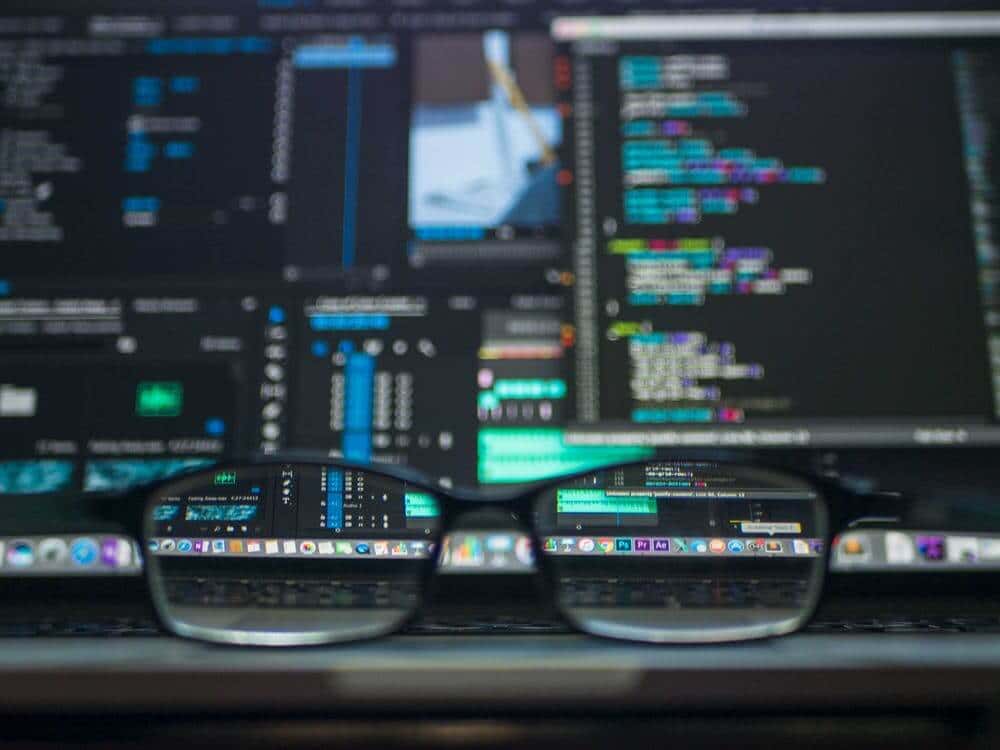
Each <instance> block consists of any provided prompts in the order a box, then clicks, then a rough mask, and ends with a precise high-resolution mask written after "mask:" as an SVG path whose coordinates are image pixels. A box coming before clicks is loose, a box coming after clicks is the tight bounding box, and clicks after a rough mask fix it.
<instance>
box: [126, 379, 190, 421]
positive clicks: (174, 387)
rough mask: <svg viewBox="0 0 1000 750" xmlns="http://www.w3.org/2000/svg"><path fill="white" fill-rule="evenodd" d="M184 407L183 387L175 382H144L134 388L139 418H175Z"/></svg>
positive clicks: (136, 411)
mask: <svg viewBox="0 0 1000 750" xmlns="http://www.w3.org/2000/svg"><path fill="white" fill-rule="evenodd" d="M183 406H184V386H183V384H181V383H179V382H177V381H157V382H152V381H146V382H142V383H139V385H137V386H136V388H135V413H136V416H139V417H176V416H178V415H179V414H180V413H181V408H182V407H183Z"/></svg>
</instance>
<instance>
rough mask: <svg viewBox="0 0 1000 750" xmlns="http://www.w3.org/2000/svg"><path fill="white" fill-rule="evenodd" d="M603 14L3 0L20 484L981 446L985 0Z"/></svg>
mask: <svg viewBox="0 0 1000 750" xmlns="http://www.w3.org/2000/svg"><path fill="white" fill-rule="evenodd" d="M585 5H586V4H578V3H561V2H558V1H557V0H553V2H551V3H548V4H545V3H537V4H532V3H521V2H510V3H500V4H489V5H488V7H487V6H486V5H484V6H482V7H480V6H474V5H473V4H469V3H465V2H455V3H452V2H441V3H430V2H428V3H412V2H399V3H375V2H371V3H369V2H365V0H359V1H358V2H351V3H346V2H345V3H341V2H312V1H310V0H257V2H253V1H252V0H239V1H237V0H213V1H212V2H199V3H186V2H172V3H167V2H161V1H160V0H143V1H142V2H135V1H134V0H133V1H130V2H119V1H117V0H106V1H104V2H95V3H88V7H87V9H86V10H84V9H82V8H81V7H80V5H79V4H78V3H75V2H67V1H66V0H32V1H31V2H21V1H20V0H9V1H8V2H7V3H5V5H4V9H3V12H2V15H0V92H2V100H0V259H2V260H0V494H3V495H7V496H29V495H38V494H44V493H81V492H96V491H107V490H115V489H121V488H124V487H128V486H132V485H135V484H138V483H141V482H144V481H149V480H152V479H156V478H159V477H163V476H168V475H171V474H174V473H176V472H178V471H180V470H184V469H188V468H192V467H197V466H207V465H210V464H212V463H215V462H218V461H221V460H223V459H234V458H236V459H238V458H244V457H246V456H249V455H253V454H258V453H259V454H264V455H272V456H280V455H286V454H289V453H292V452H303V451H306V452H314V453H315V454H316V455H322V456H329V457H333V458H336V457H339V456H342V457H345V458H348V459H351V460H353V461H361V462H365V461H382V462H390V463H395V464H406V465H410V466H413V467H415V468H417V469H421V470H423V471H425V472H427V473H429V474H432V475H435V476H440V477H444V478H445V479H446V480H448V481H450V482H452V483H454V484H477V483H478V484H482V485H489V484H503V483H515V482H523V481H526V480H530V479H536V478H540V477H543V476H551V475H554V474H558V473H564V472H568V471H572V470H580V469H584V468H586V467H590V466H594V465H597V464H600V463H607V462H610V461H626V460H634V459H640V458H645V457H649V456H651V455H653V454H654V451H655V450H657V449H658V448H661V447H674V446H753V447H763V448H767V449H770V448H792V447H816V448H823V449H826V448H829V447H845V448H850V447H867V446H887V445H895V446H905V445H913V446H916V445H928V444H932V445H933V444H968V445H991V444H996V443H998V442H1000V421H998V414H1000V399H998V393H1000V390H998V387H997V385H998V383H1000V335H998V333H997V331H998V328H1000V314H998V312H997V307H996V302H997V300H996V296H995V291H996V289H995V287H996V284H997V278H998V276H997V273H998V272H997V263H998V261H997V251H996V246H995V240H994V231H995V226H996V223H997V214H996V208H995V205H994V203H993V201H994V199H995V198H994V193H995V189H996V185H997V171H996V170H997V167H996V164H995V162H994V160H993V155H992V149H993V148H994V145H995V144H997V143H1000V141H998V138H1000V99H998V97H997V93H996V92H997V90H998V89H997V82H998V80H1000V15H998V14H996V13H991V12H975V13H972V12H966V13H945V14H941V13H912V12H911V13H901V12H896V13H883V14H876V15H865V14H855V13H841V14H830V13H810V14H770V15H768V14H750V15H746V14H733V13H730V12H727V13H725V14H720V15H713V14H711V13H709V14H703V15H699V16H697V17H692V16H687V15H683V14H679V15H678V14H668V15H662V14H661V15H655V16H634V15H630V16H620V15H616V14H620V13H622V12H623V11H622V7H620V5H621V4H618V3H606V4H605V6H606V7H598V8H591V7H589V6H587V7H585ZM594 5H600V4H594ZM634 5H635V8H641V7H642V6H643V3H635V4H634ZM654 5H655V4H654ZM630 7H631V6H630ZM730 10H731V9H730ZM744 10H746V9H744ZM597 12H600V13H603V15H596V16H590V14H591V13H597ZM581 14H587V16H588V17H586V18H582V17H581ZM252 510H253V509H252V508H251V507H249V506H248V508H245V509H241V508H239V507H235V508H232V509H229V511H231V512H232V513H233V514H235V515H234V516H232V517H229V516H227V517H226V518H215V517H212V516H211V514H212V513H216V512H217V511H218V509H213V508H201V507H199V506H197V505H194V506H190V507H187V508H186V509H185V510H184V512H185V514H186V516H185V520H186V521H187V522H192V523H193V522H212V521H219V522H229V521H243V520H247V519H244V518H243V517H237V516H239V514H240V513H244V512H245V513H249V512H250V511H252ZM229 511H227V512H229Z"/></svg>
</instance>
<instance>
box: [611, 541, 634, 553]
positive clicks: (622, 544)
mask: <svg viewBox="0 0 1000 750" xmlns="http://www.w3.org/2000/svg"><path fill="white" fill-rule="evenodd" d="M631 551H632V540H631V539H629V538H628V537H618V538H617V539H615V552H631Z"/></svg>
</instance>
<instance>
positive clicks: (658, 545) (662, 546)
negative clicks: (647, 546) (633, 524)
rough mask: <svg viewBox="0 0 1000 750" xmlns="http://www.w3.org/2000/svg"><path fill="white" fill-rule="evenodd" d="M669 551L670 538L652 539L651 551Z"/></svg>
mask: <svg viewBox="0 0 1000 750" xmlns="http://www.w3.org/2000/svg"><path fill="white" fill-rule="evenodd" d="M669 551H670V540H669V539H654V540H653V552H669Z"/></svg>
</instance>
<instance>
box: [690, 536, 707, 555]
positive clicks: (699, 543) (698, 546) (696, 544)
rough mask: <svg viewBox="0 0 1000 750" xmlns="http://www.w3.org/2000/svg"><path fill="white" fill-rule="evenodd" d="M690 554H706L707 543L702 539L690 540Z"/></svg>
mask: <svg viewBox="0 0 1000 750" xmlns="http://www.w3.org/2000/svg"><path fill="white" fill-rule="evenodd" d="M689 545H690V547H691V551H692V552H697V553H698V554H704V553H705V552H708V542H706V541H705V540H704V539H692V540H691V541H690V542H689Z"/></svg>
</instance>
